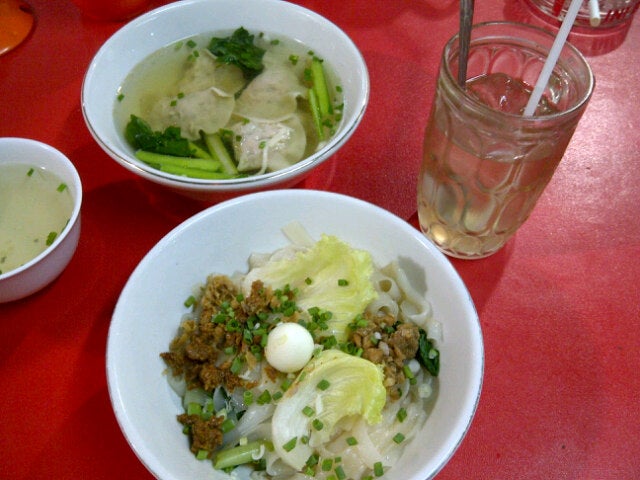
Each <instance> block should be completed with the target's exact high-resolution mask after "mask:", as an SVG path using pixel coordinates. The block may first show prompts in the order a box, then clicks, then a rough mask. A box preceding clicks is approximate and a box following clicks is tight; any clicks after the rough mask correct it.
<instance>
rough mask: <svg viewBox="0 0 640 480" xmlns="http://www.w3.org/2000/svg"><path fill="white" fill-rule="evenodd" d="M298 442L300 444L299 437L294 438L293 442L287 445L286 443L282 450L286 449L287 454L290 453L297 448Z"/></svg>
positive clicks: (290, 441)
mask: <svg viewBox="0 0 640 480" xmlns="http://www.w3.org/2000/svg"><path fill="white" fill-rule="evenodd" d="M297 442H298V437H293V438H292V439H291V440H289V441H288V442H287V443H285V444H284V445H283V446H282V448H283V449H284V451H285V452H290V451H291V450H293V449H294V448H296V443H297Z"/></svg>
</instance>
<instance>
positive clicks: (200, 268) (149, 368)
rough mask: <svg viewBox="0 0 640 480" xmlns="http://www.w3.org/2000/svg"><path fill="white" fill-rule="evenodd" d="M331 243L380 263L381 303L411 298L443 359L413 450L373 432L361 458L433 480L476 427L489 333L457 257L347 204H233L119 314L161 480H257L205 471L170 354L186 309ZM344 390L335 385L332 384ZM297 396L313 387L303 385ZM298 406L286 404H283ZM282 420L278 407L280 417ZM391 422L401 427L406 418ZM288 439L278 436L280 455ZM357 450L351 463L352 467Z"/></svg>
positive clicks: (132, 281)
mask: <svg viewBox="0 0 640 480" xmlns="http://www.w3.org/2000/svg"><path fill="white" fill-rule="evenodd" d="M327 212H331V213H330V214H327ZM221 226H223V228H221ZM292 232H293V233H292ZM296 232H297V233H296ZM325 237H332V238H336V239H339V241H340V242H344V244H346V245H348V246H350V248H352V249H355V250H357V251H359V252H366V253H367V255H370V258H371V260H372V262H373V265H374V268H373V274H372V275H371V278H372V279H373V280H372V281H373V283H374V284H376V286H375V289H376V290H377V294H376V298H377V299H378V303H380V304H382V303H385V302H384V301H382V300H381V298H382V297H383V296H384V295H380V292H390V291H392V290H393V289H394V287H390V286H389V285H396V287H398V288H399V289H400V290H402V291H404V292H405V293H406V292H410V293H408V294H406V295H405V296H403V297H402V298H403V299H405V300H406V299H409V300H410V301H409V302H408V303H412V304H413V305H414V306H409V307H406V306H402V305H400V308H401V309H405V310H406V311H407V312H408V315H409V316H411V315H416V316H420V315H422V316H421V319H416V322H424V323H421V324H422V325H424V327H425V328H426V329H428V331H429V334H430V336H432V337H433V338H434V339H435V345H436V346H437V348H438V350H439V354H440V355H439V358H440V365H439V366H440V369H439V373H438V376H437V379H427V376H424V377H420V380H419V382H418V385H417V386H416V388H417V389H418V390H419V391H426V392H428V393H427V395H425V397H428V398H427V399H426V400H425V401H424V402H422V401H421V402H420V403H418V404H414V405H413V407H411V406H409V405H406V406H407V411H410V410H409V408H414V407H415V405H418V408H419V409H421V412H420V413H419V414H418V416H416V417H411V418H413V419H417V420H415V421H414V422H412V423H414V424H415V427H414V428H412V429H408V430H406V431H404V436H403V438H404V439H405V441H404V442H402V445H401V446H400V447H399V448H395V447H394V445H393V443H394V442H393V441H392V438H391V433H385V432H383V431H382V430H384V429H382V430H380V431H378V432H377V433H374V432H376V431H375V430H371V431H370V434H369V435H367V436H366V438H367V442H369V443H370V445H364V443H365V442H364V441H363V440H364V437H363V436H362V435H361V434H362V432H357V433H353V434H352V433H346V434H344V436H346V437H347V438H349V437H351V436H354V437H357V438H358V439H359V440H360V446H359V447H358V448H359V449H360V448H361V449H360V450H359V452H360V453H358V454H357V455H356V456H358V455H360V456H367V455H369V453H371V452H383V456H384V478H387V479H394V480H423V479H425V478H432V477H434V476H435V475H436V474H437V473H438V472H439V471H440V469H442V467H443V466H444V465H445V464H446V463H447V461H448V460H449V459H450V458H451V457H452V456H453V455H454V453H455V451H456V450H457V448H458V446H459V445H460V443H461V441H462V439H463V438H464V436H465V435H466V433H467V431H468V429H469V427H470V426H471V423H472V419H473V416H474V414H475V411H476V407H477V404H478V401H479V398H480V392H481V386H482V377H483V369H484V349H483V341H482V332H481V328H480V324H479V320H478V316H477V313H476V310H475V307H474V304H473V301H472V300H471V298H470V296H469V293H468V291H467V289H466V287H465V285H464V283H463V282H462V280H461V279H460V277H459V276H458V274H457V273H456V272H455V270H454V268H453V267H452V265H451V264H450V262H449V261H448V260H447V259H446V257H445V256H444V255H442V254H441V253H440V252H438V251H437V249H435V247H433V245H432V244H431V243H429V241H428V240H426V239H425V238H424V236H422V235H421V234H420V232H419V231H418V230H416V229H415V228H413V227H412V226H410V225H409V224H407V223H406V222H405V221H404V220H402V219H400V218H398V217H396V216H394V215H392V214H391V213H389V212H388V211H386V210H384V209H381V208H380V207H377V206H375V205H372V204H369V203H367V202H364V201H361V200H358V199H354V198H352V197H348V196H344V195H340V194H335V193H329V192H320V191H312V190H295V189H293V190H279V191H270V192H259V193H254V194H249V195H245V196H241V197H238V198H235V199H231V200H227V201H225V202H222V203H219V204H217V205H215V206H213V207H210V208H208V209H206V210H204V211H202V212H201V213H199V214H197V215H195V216H194V217H192V218H190V219H188V220H186V221H185V222H184V223H183V224H181V225H179V226H178V227H176V228H175V229H174V230H173V231H171V232H170V233H168V234H167V235H166V236H165V238H163V239H162V240H161V241H160V242H159V243H158V244H157V245H156V246H155V247H153V248H152V249H151V250H150V251H149V253H148V254H147V255H146V256H145V257H144V259H143V260H142V261H141V262H140V264H139V265H138V266H137V267H136V269H135V270H134V272H133V273H132V275H131V277H130V278H129V280H128V282H127V284H126V286H125V287H124V289H123V291H122V293H121V295H120V298H119V300H118V302H117V306H116V308H115V311H114V314H113V317H112V321H111V325H110V329H109V336H108V345H107V379H108V386H109V393H110V397H111V402H112V406H113V409H114V412H115V414H116V418H117V420H118V423H119V425H120V427H121V429H122V431H123V433H124V436H125V437H126V439H127V441H128V443H129V445H130V446H131V448H132V449H133V451H134V452H135V454H136V455H137V456H138V458H139V459H140V461H141V462H142V463H143V464H144V465H145V466H146V467H147V468H148V469H149V471H150V472H151V473H152V474H153V475H154V476H155V477H156V478H160V479H165V480H169V479H171V480H177V479H186V478H211V479H215V480H223V479H230V478H247V479H248V478H250V477H249V473H250V472H249V470H246V469H243V468H238V469H236V470H235V471H234V472H233V477H232V476H230V475H229V474H228V473H225V472H224V471H221V470H216V469H214V468H213V465H212V461H210V460H204V461H199V460H197V459H196V456H194V453H193V452H192V451H190V448H189V447H190V445H189V438H188V436H187V435H185V434H184V433H183V430H182V428H183V426H182V425H181V424H180V423H179V422H178V421H177V420H176V417H177V416H178V415H180V414H181V413H184V411H185V409H184V406H183V403H182V400H183V399H182V398H181V396H180V394H179V388H178V389H176V386H175V385H174V384H173V382H172V381H171V374H170V369H168V367H167V364H166V363H165V361H164V360H163V358H161V354H162V353H163V352H166V351H167V350H168V349H169V345H170V344H171V342H172V340H173V339H174V338H175V337H176V335H177V333H178V331H179V328H180V325H181V323H182V322H183V321H184V320H185V318H188V316H189V315H190V312H191V311H192V310H191V309H190V308H187V307H186V306H185V299H187V298H189V297H190V296H192V295H193V294H194V292H195V291H198V290H199V288H200V286H201V285H202V284H203V283H204V282H205V281H206V279H207V278H208V277H209V276H211V275H212V274H216V275H218V274H219V275H226V276H229V277H230V278H234V279H238V278H241V279H248V278H250V272H252V271H255V268H257V265H259V264H260V262H263V261H264V259H265V258H270V257H273V255H274V252H276V254H279V253H280V252H283V251H285V250H287V249H288V248H291V246H292V244H296V243H302V244H304V243H305V242H307V243H308V242H309V239H312V240H313V241H314V242H317V243H320V239H323V238H325ZM305 248H307V247H305ZM256 259H257V260H256ZM256 262H257V263H256ZM394 298H395V297H394ZM412 298H413V300H412ZM403 301H404V300H403ZM403 301H395V303H402V302H403ZM373 303H375V302H372V304H373ZM387 303H388V302H387ZM391 303H394V301H391ZM415 305H420V307H419V308H418V309H416V308H415ZM375 308H386V307H380V306H378V307H375ZM418 314H420V315H418ZM312 361H313V360H311V361H310V363H311V362H312ZM362 361H365V360H362ZM310 363H308V364H307V365H309V364H310ZM344 372H348V370H344ZM307 377H308V375H307ZM307 377H305V376H304V375H298V376H297V378H296V380H295V381H296V382H298V381H299V382H303V381H304V378H307ZM291 378H294V377H291ZM339 380H340V379H339V378H336V377H334V378H333V379H332V383H336V382H339ZM351 381H356V382H357V381H358V380H357V379H355V380H354V379H350V380H349V382H351ZM423 384H424V385H423ZM297 388H299V389H302V388H304V386H303V385H302V383H300V384H299V385H298V386H297ZM365 390H366V389H365ZM287 395H288V394H287V393H286V392H285V396H284V397H282V398H281V399H280V400H279V402H284V398H286V396H287ZM293 396H294V395H293V394H292V397H293ZM386 401H387V403H386V404H385V409H386V408H389V409H391V408H395V407H393V403H394V402H392V401H390V400H389V398H387V400H386ZM316 406H317V404H316ZM279 408H280V405H279V404H278V403H277V402H276V406H275V409H276V412H277V411H278V409H279ZM296 408H297V407H296ZM345 408H346V407H345ZM385 409H383V410H382V412H383V420H382V423H381V424H378V425H384V422H385V421H387V420H388V419H386V420H385V419H384V414H385V412H386V410H385ZM294 414H295V412H288V413H285V414H282V412H281V413H280V414H278V413H274V414H273V420H271V421H273V422H276V421H278V420H277V418H276V417H278V415H279V416H280V417H284V422H285V423H286V422H287V418H289V416H290V415H294ZM391 415H392V416H393V417H394V418H395V416H396V415H397V413H396V412H394V413H393V414H391ZM294 416H295V415H294ZM356 417H358V415H354V418H356ZM291 418H293V417H291ZM392 420H393V419H392ZM240 421H242V419H240ZM280 421H283V420H282V418H281V419H280ZM290 423H295V422H293V421H292V422H290ZM283 424H284V423H283ZM344 425H354V424H348V423H347V424H343V427H342V428H345V429H346V428H347V427H344ZM362 425H364V424H362ZM394 425H396V424H395V423H394ZM349 428H351V427H349ZM354 428H356V427H354ZM362 428H369V427H366V425H364V426H363V427H362ZM371 428H375V427H371ZM394 428H395V427H394ZM407 428H408V427H407ZM276 437H277V433H274V439H273V441H274V443H275V442H276V440H275V438H276ZM383 437H386V438H383ZM396 440H397V438H396ZM309 443H311V442H309ZM397 443H400V442H397ZM383 444H384V445H383ZM341 445H342V444H341ZM385 445H386V446H385ZM389 445H391V448H390V447H389ZM296 448H297V447H296ZM367 449H369V453H367V451H366V450H367ZM276 450H277V448H276ZM348 450H349V449H348V448H345V449H344V452H343V453H342V455H343V456H344V457H345V458H346V457H347V456H348V455H349V453H348ZM284 455H286V453H285V454H284ZM356 461H358V459H356ZM371 461H373V460H371ZM363 462H364V463H366V460H364V461H363ZM285 471H286V469H285ZM329 473H333V472H329ZM367 474H370V475H372V476H373V478H375V477H376V474H373V473H371V472H369V471H366V472H364V473H363V476H362V478H366V475H367ZM322 475H324V476H327V475H328V473H322V472H319V473H318V476H316V478H324V477H323V476H322ZM252 478H253V477H252ZM256 478H257V477H256ZM260 478H271V477H269V476H264V477H260ZM279 478H303V477H302V476H300V477H296V476H295V475H294V476H292V475H289V476H284V477H279ZM305 478H306V477H305ZM356 478H357V477H356Z"/></svg>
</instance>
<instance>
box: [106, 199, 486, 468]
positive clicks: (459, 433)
mask: <svg viewBox="0 0 640 480" xmlns="http://www.w3.org/2000/svg"><path fill="white" fill-rule="evenodd" d="M292 195H293V196H297V197H299V198H303V197H307V196H318V197H320V198H324V199H326V200H331V199H332V198H333V199H337V200H341V201H346V202H351V203H353V204H354V205H366V206H368V208H373V210H374V211H376V212H378V213H381V214H383V215H386V216H387V218H390V219H391V220H392V221H393V222H394V228H398V229H400V230H404V231H406V232H408V233H409V234H410V235H412V236H413V237H414V238H415V239H417V240H418V241H419V242H421V243H422V244H423V245H424V246H425V248H426V249H427V250H429V251H430V253H431V254H433V256H434V258H435V261H436V262H437V263H439V264H440V267H441V268H444V269H445V270H447V271H448V272H449V273H450V274H451V278H453V280H454V282H456V283H457V284H458V285H459V288H461V289H462V290H463V291H464V292H465V293H466V296H467V300H468V304H469V305H468V309H469V310H470V314H472V316H473V320H472V322H471V323H472V325H471V329H470V335H471V337H473V339H474V342H473V345H472V349H473V351H472V352H471V354H472V355H473V358H474V359H476V360H478V362H477V363H473V364H472V366H471V368H470V371H471V374H470V375H471V378H472V380H473V382H472V384H471V385H468V388H469V389H470V391H472V392H473V396H471V395H470V396H469V397H467V398H465V401H464V404H463V406H462V408H461V412H462V414H461V415H460V417H459V418H458V419H457V421H456V422H455V423H454V424H452V425H451V429H450V434H449V436H448V438H450V439H452V440H453V439H455V441H448V442H446V444H445V445H443V446H442V447H440V448H439V449H438V453H439V455H438V457H437V458H438V461H437V462H435V461H434V462H431V463H428V464H425V465H423V466H422V468H421V469H420V471H419V472H417V473H416V477H415V478H418V475H420V474H422V475H423V477H424V478H428V479H430V478H433V477H434V476H435V475H437V473H438V472H440V470H442V468H444V466H445V465H446V464H447V463H448V462H449V460H450V459H451V458H452V457H453V455H454V454H455V452H456V451H457V450H458V448H459V446H460V445H461V443H462V441H463V440H464V438H465V437H466V434H467V432H468V430H469V428H470V427H471V424H472V421H473V418H474V416H475V413H476V411H477V408H478V404H479V401H480V397H481V392H482V385H483V379H484V363H485V358H484V343H483V339H482V328H481V325H480V320H479V317H478V314H477V311H476V308H475V305H474V303H473V300H472V299H471V295H470V293H469V292H468V290H467V289H466V286H465V285H464V282H463V281H462V279H461V278H460V276H459V275H458V273H457V271H456V270H455V268H454V267H453V265H452V264H451V263H450V261H449V260H448V259H447V258H446V257H445V255H444V254H442V253H441V252H440V251H439V250H437V249H436V247H435V246H434V245H433V244H432V243H431V242H430V241H429V240H427V239H426V238H425V237H424V236H423V235H422V234H421V233H420V232H419V231H418V230H416V229H415V228H414V227H413V226H411V225H410V224H408V223H407V222H406V221H404V220H403V219H401V218H399V217H397V216H395V215H394V214H392V213H390V212H388V211H387V210H385V209H383V208H382V207H379V206H376V205H373V204H371V203H368V202H366V201H364V200H360V199H357V198H354V197H351V196H348V195H344V194H340V193H333V192H327V191H320V190H310V189H303V190H273V191H265V192H257V193H251V194H246V195H243V196H240V197H237V198H233V199H230V200H226V201H224V202H221V203H219V204H217V205H214V206H212V207H209V208H207V209H206V210H203V211H201V212H200V213H198V214H196V215H194V216H193V217H191V218H189V219H187V220H185V221H184V222H183V223H181V224H180V225H178V226H176V227H175V228H174V229H173V230H171V231H170V232H169V233H168V234H167V235H165V237H163V238H162V239H161V240H160V241H159V242H158V243H157V244H156V245H155V246H154V247H152V248H151V250H150V251H149V252H148V253H147V254H146V255H145V257H144V258H143V259H142V260H141V262H140V263H139V264H138V266H137V267H136V268H135V269H134V271H133V272H132V274H131V276H130V278H129V280H128V281H127V283H126V284H125V287H124V289H123V290H122V293H121V296H120V298H119V299H118V302H117V304H116V308H115V310H114V314H113V317H112V324H111V326H110V328H109V334H108V339H107V352H106V357H107V359H106V369H107V385H108V390H109V395H110V398H111V402H112V407H113V409H114V412H115V415H116V419H117V421H118V424H119V426H120V428H121V429H122V431H123V433H124V436H125V438H126V440H127V442H128V443H129V445H130V447H131V448H132V450H133V451H134V453H135V454H136V456H138V458H139V460H140V461H141V462H142V463H143V465H145V467H146V468H147V469H148V470H149V471H150V472H151V473H153V474H154V475H155V476H156V477H157V478H165V477H164V474H165V473H166V472H165V467H164V466H163V465H157V466H156V468H155V469H154V468H153V467H152V466H151V465H149V463H148V461H147V460H148V458H147V457H146V454H147V453H149V454H151V452H150V451H149V450H148V449H147V447H146V446H145V444H144V442H142V441H141V440H140V437H139V434H138V432H137V431H136V429H135V427H134V426H133V425H132V424H131V423H130V419H129V418H128V414H127V413H126V411H125V410H126V406H125V405H124V404H123V403H122V402H123V401H122V397H121V392H120V391H119V388H118V376H119V374H118V373H117V372H116V371H115V365H114V362H115V360H114V358H113V354H112V352H111V350H112V348H113V342H115V341H116V339H115V338H114V336H115V333H114V325H115V323H114V321H115V320H116V318H117V315H118V311H119V310H120V308H121V306H122V305H121V303H122V302H123V298H124V297H125V293H126V291H127V290H128V289H129V288H130V285H129V284H130V283H133V282H134V281H135V279H136V277H137V276H139V274H140V271H141V270H142V269H143V268H144V265H145V264H146V263H147V262H150V261H151V260H152V259H153V258H154V257H155V256H156V255H157V254H158V253H159V251H160V250H162V248H163V247H164V246H166V245H169V244H171V243H173V242H174V240H175V237H177V236H179V235H180V234H181V233H182V232H183V231H184V230H187V229H189V228H190V227H191V226H192V225H193V224H194V223H197V222H199V221H200V219H202V218H204V217H207V216H210V215H212V214H214V212H216V211H218V210H222V209H226V208H233V207H235V206H238V205H242V204H243V203H246V202H251V201H258V200H260V199H265V198H269V197H282V198H287V199H288V200H290V197H291V196H292ZM151 455H153V454H151Z"/></svg>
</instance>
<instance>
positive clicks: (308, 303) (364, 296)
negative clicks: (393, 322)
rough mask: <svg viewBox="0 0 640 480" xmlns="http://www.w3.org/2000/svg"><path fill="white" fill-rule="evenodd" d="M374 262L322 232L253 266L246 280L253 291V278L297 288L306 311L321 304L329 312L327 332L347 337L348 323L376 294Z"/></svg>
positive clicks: (362, 253) (271, 285)
mask: <svg viewBox="0 0 640 480" xmlns="http://www.w3.org/2000/svg"><path fill="white" fill-rule="evenodd" d="M372 273H373V261H372V259H371V255H370V254H369V253H368V252H366V251H364V250H356V249H354V248H352V247H351V246H350V245H348V244H347V243H345V242H343V241H341V240H340V239H338V238H337V237H335V236H331V235H322V237H321V238H320V240H318V241H317V242H316V243H315V244H314V245H313V246H311V247H310V248H308V249H305V250H301V251H298V252H297V253H295V254H294V255H293V256H290V257H285V258H283V257H282V256H281V255H277V256H274V258H272V259H271V260H269V261H268V262H267V263H266V264H264V265H262V266H260V267H256V268H253V269H252V270H251V271H250V272H249V273H248V274H247V275H246V277H245V279H244V289H245V290H246V291H249V290H250V286H251V284H252V283H253V281H254V280H262V282H264V284H265V285H268V286H270V287H272V288H283V287H284V286H285V285H289V286H290V287H291V288H292V289H294V288H295V289H297V290H298V295H297V296H296V303H297V305H298V306H299V307H300V308H302V309H303V310H307V309H309V308H312V307H318V308H320V309H323V310H328V311H330V312H331V313H332V314H333V316H332V318H331V320H329V322H328V326H329V330H328V331H327V332H325V333H326V335H335V337H336V339H337V340H338V341H344V340H345V339H346V335H347V332H346V328H347V325H348V324H349V323H350V322H351V321H353V319H354V318H355V317H356V315H358V314H361V313H362V312H363V311H364V310H365V308H366V307H367V305H369V303H371V301H372V300H374V299H375V298H376V297H377V293H376V290H375V289H374V287H373V283H372V282H371V274H372Z"/></svg>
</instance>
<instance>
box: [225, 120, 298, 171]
mask: <svg viewBox="0 0 640 480" xmlns="http://www.w3.org/2000/svg"><path fill="white" fill-rule="evenodd" d="M231 130H232V131H233V133H234V145H233V147H234V151H235V157H236V160H237V161H238V170H239V171H240V172H251V171H255V170H257V171H258V173H264V172H272V171H275V170H280V169H282V168H286V167H288V166H290V165H293V164H294V163H297V162H299V161H300V160H301V159H302V157H303V156H304V153H305V149H306V147H307V137H306V133H305V130H304V127H303V126H302V123H301V122H300V119H299V118H298V117H297V116H296V115H292V116H291V117H290V118H288V119H286V120H284V121H281V122H261V121H255V120H251V121H248V122H244V121H241V122H238V123H236V124H234V125H233V126H232V127H231Z"/></svg>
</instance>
